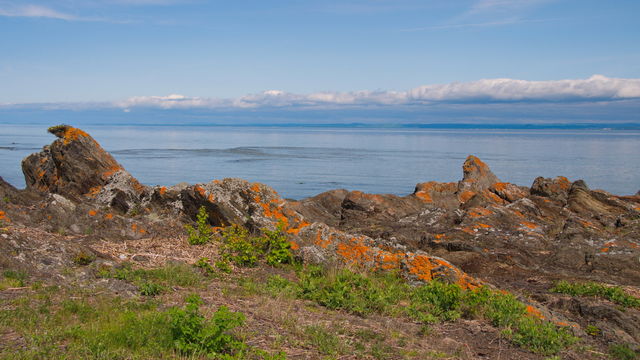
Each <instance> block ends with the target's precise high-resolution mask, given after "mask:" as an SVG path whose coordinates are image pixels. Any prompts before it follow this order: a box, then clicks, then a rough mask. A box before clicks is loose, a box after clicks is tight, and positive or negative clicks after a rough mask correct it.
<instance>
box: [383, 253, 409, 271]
mask: <svg viewBox="0 0 640 360" xmlns="http://www.w3.org/2000/svg"><path fill="white" fill-rule="evenodd" d="M403 257H404V253H401V252H398V253H391V252H388V251H381V252H380V253H379V261H380V268H382V269H383V270H393V269H399V268H400V263H401V261H402V258H403Z"/></svg>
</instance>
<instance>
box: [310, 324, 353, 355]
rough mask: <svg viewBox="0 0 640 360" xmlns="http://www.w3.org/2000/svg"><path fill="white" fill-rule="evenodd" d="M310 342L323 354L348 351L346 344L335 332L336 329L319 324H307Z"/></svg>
mask: <svg viewBox="0 0 640 360" xmlns="http://www.w3.org/2000/svg"><path fill="white" fill-rule="evenodd" d="M304 334H305V335H306V337H307V339H308V341H309V343H310V344H311V345H313V346H315V347H316V348H317V349H318V350H319V351H320V352H321V353H322V354H325V355H338V354H342V353H344V352H346V346H345V344H344V343H343V342H342V340H341V339H340V338H339V337H338V336H337V335H336V334H335V331H331V330H329V329H326V328H324V327H323V326H319V325H311V326H307V327H305V329H304Z"/></svg>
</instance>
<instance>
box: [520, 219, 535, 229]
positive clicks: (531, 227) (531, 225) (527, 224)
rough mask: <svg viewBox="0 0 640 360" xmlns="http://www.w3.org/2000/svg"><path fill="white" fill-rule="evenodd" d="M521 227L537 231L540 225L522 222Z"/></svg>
mask: <svg viewBox="0 0 640 360" xmlns="http://www.w3.org/2000/svg"><path fill="white" fill-rule="evenodd" d="M520 225H522V226H525V227H527V228H529V229H535V228H537V227H538V225H537V224H535V223H532V222H529V221H521V222H520Z"/></svg>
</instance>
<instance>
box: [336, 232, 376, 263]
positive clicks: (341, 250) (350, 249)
mask: <svg viewBox="0 0 640 360" xmlns="http://www.w3.org/2000/svg"><path fill="white" fill-rule="evenodd" d="M336 253H337V254H338V255H340V256H342V258H343V259H344V260H345V262H346V263H347V264H350V265H364V264H365V263H367V262H370V261H371V260H372V258H373V257H372V254H371V248H370V247H369V246H367V245H365V243H364V238H363V237H356V238H352V239H351V240H350V241H349V242H347V243H340V244H338V248H337V250H336Z"/></svg>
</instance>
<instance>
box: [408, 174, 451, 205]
mask: <svg viewBox="0 0 640 360" xmlns="http://www.w3.org/2000/svg"><path fill="white" fill-rule="evenodd" d="M457 190H458V187H457V184H456V183H453V182H450V183H440V182H436V181H429V182H424V183H419V184H417V185H416V188H415V190H414V191H413V196H416V197H418V198H419V199H420V200H422V201H424V202H425V203H428V204H434V205H435V206H437V207H441V208H446V209H454V208H456V207H458V205H459V201H458V198H457V197H456V195H455V194H456V191H457Z"/></svg>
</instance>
